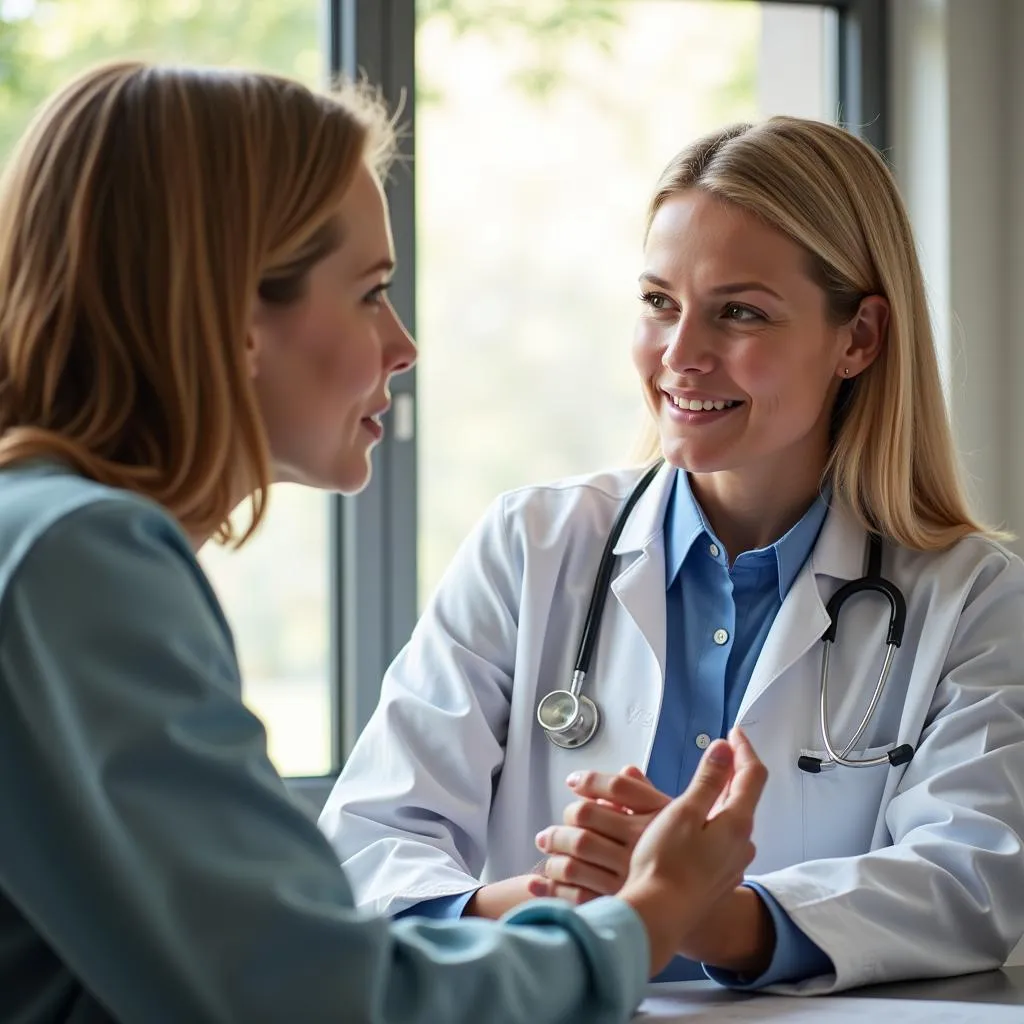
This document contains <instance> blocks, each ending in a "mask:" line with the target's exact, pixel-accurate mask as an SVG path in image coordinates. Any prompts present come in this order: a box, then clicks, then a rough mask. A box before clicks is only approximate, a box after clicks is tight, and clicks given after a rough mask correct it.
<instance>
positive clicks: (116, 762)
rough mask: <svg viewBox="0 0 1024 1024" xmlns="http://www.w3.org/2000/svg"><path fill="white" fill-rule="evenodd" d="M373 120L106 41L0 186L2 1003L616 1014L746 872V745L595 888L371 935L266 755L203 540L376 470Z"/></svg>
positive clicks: (382, 214)
mask: <svg viewBox="0 0 1024 1024" xmlns="http://www.w3.org/2000/svg"><path fill="white" fill-rule="evenodd" d="M387 128H388V124H387V121H386V120H383V119H382V117H381V114H380V112H379V110H378V109H377V108H376V107H375V106H374V105H372V104H369V103H368V101H366V100H365V99H361V98H360V96H359V95H358V94H356V93H354V92H344V93H342V94H341V95H340V96H338V97H335V98H331V97H326V96H317V95H314V94H312V93H311V92H309V91H308V90H306V89H305V88H303V87H302V86H300V85H297V84H295V83H293V82H289V81H286V80H283V79H278V78H272V77H269V76H266V75H257V74H245V73H240V72H239V73H229V72H221V71H214V70H187V69H173V68H158V67H147V66H143V65H141V64H134V63H127V64H117V65H113V66H107V67H103V68H100V69H98V70H95V71H93V72H90V73H88V74H86V75H84V76H83V77H81V78H80V79H78V80H77V81H75V82H74V83H72V84H71V85H70V86H69V87H68V88H67V89H66V90H64V91H63V92H62V93H61V94H60V95H58V96H56V97H55V98H54V99H53V100H52V101H51V102H50V103H49V104H48V105H47V106H46V107H45V109H44V110H43V111H42V112H41V113H40V114H39V116H38V117H37V119H36V120H35V122H34V123H33V125H32V126H31V128H30V129H29V131H28V133H27V134H26V136H25V138H24V139H23V141H22V143H21V145H20V148H19V149H18V151H17V153H16V154H15V155H14V157H13V159H12V161H11V163H10V166H9V167H8V168H7V171H6V175H5V177H4V179H3V182H2V184H0V551H2V552H3V555H2V560H0V767H2V770H0V821H2V823H3V840H2V842H0V1019H2V1020H4V1021H15V1020H16V1021H22V1022H25V1024H32V1022H36V1021H39V1022H43V1021H53V1020H58V1019H60V1020H75V1021H83V1022H84V1021H99V1020H103V1021H109V1020H111V1019H113V1020H118V1021H147V1022H153V1024H158V1022H163V1021H166V1022H173V1024H181V1022H196V1024H199V1022H224V1024H238V1022H243V1021H244V1022H247V1024H256V1022H260V1021H267V1022H282V1021H301V1022H302V1024H316V1022H329V1021H361V1022H362V1021H368V1022H408V1021H445V1022H458V1021H466V1022H473V1024H488V1022H499V1021H501V1022H503V1021H508V1022H513V1021H514V1022H527V1021H528V1022H530V1024H537V1022H541V1021H551V1022H554V1021H581V1022H582V1021H587V1022H591V1021H601V1022H619V1021H624V1020H625V1019H626V1018H627V1017H628V1016H629V1014H630V1013H631V1011H632V1010H633V1008H634V1007H635V1005H636V1003H637V1002H638V1000H639V998H640V994H641V991H642V986H643V984H644V982H645V980H646V977H647V975H648V973H649V971H651V970H652V969H653V970H657V969H659V968H660V967H661V966H662V965H664V964H665V963H667V962H668V960H669V958H670V956H671V953H672V950H673V949H674V948H675V947H676V946H677V945H678V943H679V942H680V941H682V938H683V936H684V935H685V933H686V931H687V930H688V928H689V927H691V926H692V925H693V924H695V923H696V921H697V920H699V918H700V916H701V914H702V913H704V912H706V910H707V907H708V906H709V905H710V904H711V903H712V902H713V901H714V900H715V899H716V898H719V897H720V896H722V895H724V893H726V892H727V891H729V890H730V889H731V888H732V887H733V886H734V885H735V883H736V880H737V879H738V878H739V877H741V875H742V871H743V869H744V867H745V866H746V864H747V863H749V860H750V857H751V855H752V848H751V846H750V841H749V836H750V829H751V827H752V817H753V809H754V805H755V804H756V801H757V797H758V793H759V790H760V788H761V786H762V784H763V776H764V770H763V766H761V765H760V764H759V762H758V761H757V759H756V757H754V755H753V753H752V751H751V749H750V747H749V745H748V744H746V742H745V741H744V739H743V737H742V735H736V736H735V737H734V742H733V743H732V744H730V743H728V742H723V743H719V744H716V745H714V746H713V747H712V748H711V749H710V750H709V752H708V757H707V758H705V760H704V762H703V766H702V768H701V771H700V773H699V778H698V779H697V780H696V781H695V783H694V785H693V786H692V787H690V789H689V791H688V793H687V795H686V796H685V797H684V798H683V799H681V800H679V801H676V802H675V803H674V804H673V806H672V807H671V808H670V809H669V810H668V811H667V812H666V814H664V815H662V816H661V817H660V818H659V819H658V822H657V823H656V824H655V825H654V826H653V827H652V828H651V829H650V830H648V832H647V833H646V834H645V836H644V838H643V840H642V841H641V843H640V844H638V846H637V848H636V851H635V853H634V855H633V859H632V864H633V867H632V868H631V873H630V878H629V880H628V881H627V882H626V885H625V886H624V887H623V889H622V891H621V893H620V897H621V898H619V899H610V900H605V901H601V902H599V903H594V904H592V908H593V909H592V910H588V909H587V908H582V909H581V910H580V911H579V912H576V911H574V910H573V909H572V908H570V907H568V906H566V905H565V904H561V903H556V902H553V901H547V902H543V901H542V902H540V903H536V904H534V905H532V906H529V907H526V908H524V909H523V910H522V911H521V912H519V913H518V914H516V915H514V916H512V917H511V918H510V920H509V921H508V922H507V923H506V924H505V925H504V926H498V925H494V924H492V923H490V922H455V923H451V924H441V925H438V924H435V923H432V922H400V923H399V924H391V923H390V922H388V921H386V920H383V919H375V918H373V917H372V916H370V915H367V914H365V913H361V912H358V911H357V910H355V909H354V907H353V903H352V897H351V891H350V889H349V886H348V884H347V882H346V879H345V875H344V873H343V872H342V870H341V869H340V868H339V866H338V863H337V859H336V858H335V856H334V853H333V851H332V850H331V848H330V846H329V845H328V843H327V842H326V840H325V839H324V837H323V836H322V835H321V834H320V833H319V832H318V831H317V829H316V826H315V825H314V824H313V823H312V822H311V821H310V820H309V819H308V817H307V816H306V814H305V812H304V811H302V810H301V809H299V808H298V807H297V806H296V805H294V804H293V803H292V802H291V801H290V800H289V798H288V794H287V792H286V790H285V787H284V785H283V783H282V781H281V779H280V778H279V777H278V775H277V774H276V772H275V771H274V769H273V767H272V766H271V763H270V761H269V760H268V759H267V754H266V742H265V734H264V731H263V728H262V726H261V724H260V723H259V721H258V720H257V719H256V718H254V717H253V716H252V715H251V714H250V713H249V712H247V711H246V709H245V708H244V707H243V705H242V703H241V700H240V697H239V693H240V683H239V674H238V665H237V662H236V659H235V654H234V650H233V647H232V641H231V635H230V632H229V629H228V626H227V624H226V622H225V620H224V617H223V615H222V613H221V611H220V609H219V607H218V605H217V601H216V598H215V597H214V595H213V593H212V591H211V589H210V587H209V585H208V583H207V581H206V579H205V578H204V576H203V573H202V570H201V569H200V567H199V565H198V563H197V561H196V558H195V554H194V552H195V550H196V549H197V548H199V547H200V546H201V545H202V544H203V543H204V542H205V541H206V540H207V539H208V538H209V537H210V536H211V535H212V534H215V533H218V532H220V533H222V534H225V535H228V536H230V533H231V530H230V525H229V522H228V514H229V513H230V512H231V510H232V509H233V508H234V507H235V506H236V505H238V504H239V503H240V502H242V501H244V500H245V499H246V498H247V497H251V498H252V499H253V512H254V515H253V528H255V527H256V525H257V524H258V522H259V519H260V518H261V516H262V514H263V510H264V507H265V501H266V498H267V490H268V486H269V485H270V484H271V482H272V481H274V480H282V479H287V480H293V481H301V482H303V483H306V484H309V485H310V486H313V487H319V488H331V489H336V490H340V491H354V490H357V489H358V488H360V487H361V486H363V484H365V482H366V480H367V477H368V475H369V472H370V454H371V450H372V448H373V446H374V443H375V442H376V441H377V440H378V439H379V437H380V434H381V429H382V428H381V422H380V416H381V414H382V413H383V411H384V410H385V408H386V407H387V405H388V382H389V380H390V378H391V376H392V375H394V374H396V373H400V372H402V371H403V370H404V369H406V368H408V366H409V365H410V364H411V363H412V360H413V358H414V355H415V351H414V348H413V346H412V343H411V341H410V339H409V337H408V335H407V334H406V333H405V330H404V329H403V327H402V325H401V323H400V322H399V321H398V318H397V317H396V315H395V313H394V311H393V310H392V308H391V306H390V304H389V303H388V299H387V287H388V284H389V282H390V280H391V276H392V274H393V272H394V255H393V247H392V244H391V235H390V228H389V222H388V214H387V206H386V203H385V200H384V196H383V193H382V191H381V186H380V177H379V176H380V173H381V172H382V170H383V167H384V165H385V163H386V160H387V156H388V153H389V145H390V144H389V135H388V131H387ZM248 532H249V531H247V532H246V536H247V535H248ZM240 539H244V537H243V538H240ZM730 780H731V781H730ZM727 784H728V786H729V792H728V794H723V787H725V786H726V785H727ZM720 798H721V800H724V801H725V804H726V810H725V811H724V812H719V811H718V810H716V814H715V818H714V820H712V821H710V822H708V821H707V818H708V814H709V812H710V810H711V808H712V805H713V804H714V803H715V801H716V800H719V799H720Z"/></svg>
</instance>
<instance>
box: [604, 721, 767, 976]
mask: <svg viewBox="0 0 1024 1024" xmlns="http://www.w3.org/2000/svg"><path fill="white" fill-rule="evenodd" d="M730 739H731V742H727V741H725V740H715V742H714V743H712V744H711V746H710V747H708V749H707V750H706V751H705V753H704V757H703V758H702V759H701V762H700V765H699V766H698V768H697V771H696V773H695V775H694V777H693V780H692V781H691V783H690V785H689V786H688V787H687V788H686V792H685V793H683V795H682V796H680V797H678V798H677V799H676V800H673V801H672V802H671V803H670V804H669V805H668V806H667V807H666V808H665V809H664V810H663V811H661V813H659V814H658V815H657V816H656V817H655V818H654V820H653V821H652V822H651V823H650V825H649V826H648V827H647V829H646V830H645V831H644V833H643V834H642V835H641V836H640V838H639V840H638V841H637V843H636V847H635V848H634V850H633V856H632V857H631V859H630V864H629V873H628V875H627V877H626V882H625V884H624V885H623V886H622V888H621V890H620V891H619V894H618V895H619V897H620V899H623V900H625V901H626V902H627V903H629V904H630V905H631V906H632V907H633V909H634V910H635V911H636V912H637V914H639V916H640V917H641V919H642V920H643V922H644V925H645V926H646V928H647V934H648V939H649V941H650V949H651V973H652V974H655V973H657V972H658V971H660V970H661V969H662V968H663V967H665V965H666V964H667V963H668V962H669V960H671V958H672V956H673V955H674V954H675V953H676V952H677V951H678V950H680V949H682V948H684V947H685V946H686V944H687V941H688V939H690V937H691V934H692V933H693V932H694V931H695V930H699V929H700V927H701V925H702V922H703V921H704V919H705V918H706V917H707V915H708V913H709V911H711V909H712V908H713V907H714V906H715V905H716V903H718V901H719V900H721V899H722V898H723V897H725V896H726V895H727V894H729V893H730V892H732V891H734V890H735V889H736V888H737V886H739V884H740V882H741V881H742V879H743V872H744V871H745V869H746V868H747V866H748V865H749V864H750V862H751V861H752V860H753V858H754V852H755V851H754V844H753V843H752V842H751V841H750V836H751V833H752V831H753V827H754V810H755V808H756V807H757V802H758V800H759V799H760V798H761V793H762V791H763V790H764V785H765V782H766V780H767V777H768V772H767V770H766V769H765V767H764V765H763V764H762V763H761V762H760V761H759V760H758V758H757V755H756V754H755V753H754V751H753V748H752V747H751V746H750V744H749V742H748V741H747V739H746V737H745V736H744V735H743V733H742V732H740V731H739V730H734V731H733V733H732V734H731V736H730ZM713 811H714V814H713V816H712V812H713Z"/></svg>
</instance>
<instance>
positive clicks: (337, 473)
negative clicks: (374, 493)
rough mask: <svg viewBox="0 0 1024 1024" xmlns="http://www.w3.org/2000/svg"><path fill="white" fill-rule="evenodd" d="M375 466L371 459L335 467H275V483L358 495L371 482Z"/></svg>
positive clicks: (344, 461)
mask: <svg viewBox="0 0 1024 1024" xmlns="http://www.w3.org/2000/svg"><path fill="white" fill-rule="evenodd" d="M372 475H373V464H372V463H371V461H370V459H369V457H368V456H367V457H365V458H349V459H347V460H339V461H338V463H337V464H335V465H333V466H332V465H327V466H308V467H307V466H296V465H288V466H282V465H278V466H275V467H274V483H276V484H300V485H301V486H303V487H312V488H313V489H314V490H317V491H333V492H335V493H338V494H357V493H358V492H359V491H361V490H362V489H363V488H364V487H366V485H367V484H368V483H369V482H370V477H371V476H372Z"/></svg>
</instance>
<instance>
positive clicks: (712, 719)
mask: <svg viewBox="0 0 1024 1024" xmlns="http://www.w3.org/2000/svg"><path fill="white" fill-rule="evenodd" d="M827 510H828V506H827V504H826V502H825V501H824V499H822V498H820V497H819V498H818V499H817V500H816V501H815V502H814V504H812V505H811V507H810V508H809V509H808V510H807V512H806V513H805V514H804V516H803V518H801V519H800V521H799V522H798V523H797V524H796V525H795V526H794V527H793V528H792V529H791V530H789V532H788V533H786V534H785V535H784V536H782V537H780V538H779V539H778V540H777V541H776V542H775V543H774V544H771V545H770V546H768V547H765V548H758V549H757V550H755V551H745V552H743V553H742V554H741V555H739V556H738V557H737V558H736V559H735V561H734V562H733V564H732V566H731V567H730V566H729V561H728V555H727V553H726V551H725V547H724V545H723V544H722V543H721V541H720V540H719V539H718V538H717V537H716V536H715V534H714V531H713V530H712V529H711V526H710V525H709V524H708V521H707V518H706V517H705V515H704V513H703V511H702V510H701V508H700V505H699V504H698V503H697V500H696V498H695V497H694V495H693V492H692V491H691V489H690V484H689V478H688V477H687V475H686V473H683V472H678V473H676V482H675V486H674V487H673V489H672V494H671V496H670V498H669V502H668V507H667V509H666V512H665V584H666V624H667V627H668V628H667V632H666V635H667V646H666V652H665V691H664V696H663V697H662V703H661V714H660V715H659V717H658V727H657V731H656V732H655V735H654V746H653V748H652V750H651V758H650V761H649V763H648V766H647V777H648V778H649V779H650V780H651V782H652V783H653V784H654V785H655V786H657V787H658V789H660V790H661V791H662V792H663V793H667V794H669V795H670V796H676V795H678V794H679V793H681V792H682V791H683V790H684V789H685V788H686V786H687V785H688V783H689V781H690V779H691V778H692V777H693V773H694V771H695V770H696V768H697V765H698V763H699V762H700V759H701V756H702V755H703V753H704V749H705V748H706V747H707V746H708V744H709V743H710V741H711V740H712V739H715V738H716V737H719V736H725V735H726V733H727V732H728V731H729V729H730V728H731V727H732V725H733V723H734V722H735V721H736V715H737V713H738V712H739V707H740V703H741V701H742V700H743V694H744V693H745V692H746V689H747V684H748V683H749V682H750V677H751V675H752V674H753V671H754V666H755V665H756V664H757V659H758V657H759V656H760V654H761V648H762V647H763V646H764V642H765V640H766V639H767V637H768V632H769V630H770V629H771V627H772V623H773V622H774V621H775V616H776V615H777V614H778V612H779V609H780V608H781V607H782V602H783V601H784V600H785V597H786V594H787V593H788V592H789V588H790V587H791V586H792V585H793V581H794V580H795V579H796V577H797V575H798V574H799V572H800V570H801V569H802V568H803V566H804V563H805V562H806V561H807V558H808V556H809V555H810V553H811V549H812V548H813V547H814V544H815V542H816V541H817V539H818V533H819V532H820V530H821V526H822V523H823V522H824V521H825V514H826V512H827ZM752 888H754V889H755V890H756V891H757V892H758V894H759V895H760V896H761V898H762V899H763V900H764V902H765V904H766V906H767V908H768V911H769V913H770V914H771V917H772V922H773V924H774V926H775V953H774V956H773V958H772V962H771V964H770V966H769V968H768V970H767V971H766V972H765V973H764V974H763V975H761V976H760V977H758V978H756V979H753V980H752V981H751V982H750V984H756V985H757V986H763V985H770V984H773V983H775V982H777V981H783V980H794V979H796V978H802V977H811V976H812V975H815V974H820V973H825V972H828V971H829V970H831V961H830V960H829V958H828V957H827V956H826V955H825V954H824V953H823V952H822V951H821V950H820V949H819V948H818V947H817V946H816V945H815V944H814V943H813V942H811V940H810V939H808V938H807V937H806V936H805V935H804V933H803V932H801V931H800V929H799V928H797V927H796V925H794V924H793V922H792V921H791V920H790V918H789V916H788V915H787V914H786V913H785V911H784V910H782V908H781V907H780V906H779V905H778V903H776V901H775V900H774V899H773V898H772V897H771V895H770V894H769V893H768V892H767V891H766V890H764V889H763V888H762V887H761V886H758V885H752ZM708 973H709V974H711V976H712V977H714V978H715V979H716V980H719V981H722V982H726V983H728V984H730V985H736V984H738V983H739V979H737V978H736V976H735V975H732V974H729V973H728V972H721V971H708ZM703 976H704V968H702V967H701V965H700V964H697V963H694V962H693V961H690V960H685V959H683V958H682V957H678V958H677V959H676V960H674V961H673V962H672V963H671V964H669V966H668V967H667V968H666V969H665V970H664V971H663V972H662V974H661V975H659V977H658V980H659V981H682V980H685V979H691V978H698V977H703Z"/></svg>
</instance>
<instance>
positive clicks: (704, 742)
mask: <svg viewBox="0 0 1024 1024" xmlns="http://www.w3.org/2000/svg"><path fill="white" fill-rule="evenodd" d="M694 743H696V744H697V746H698V747H700V749H701V750H707V749H708V747H710V746H711V737H710V736H709V735H708V734H707V733H706V732H702V733H699V734H698V736H697V738H696V739H695V740H694Z"/></svg>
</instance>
